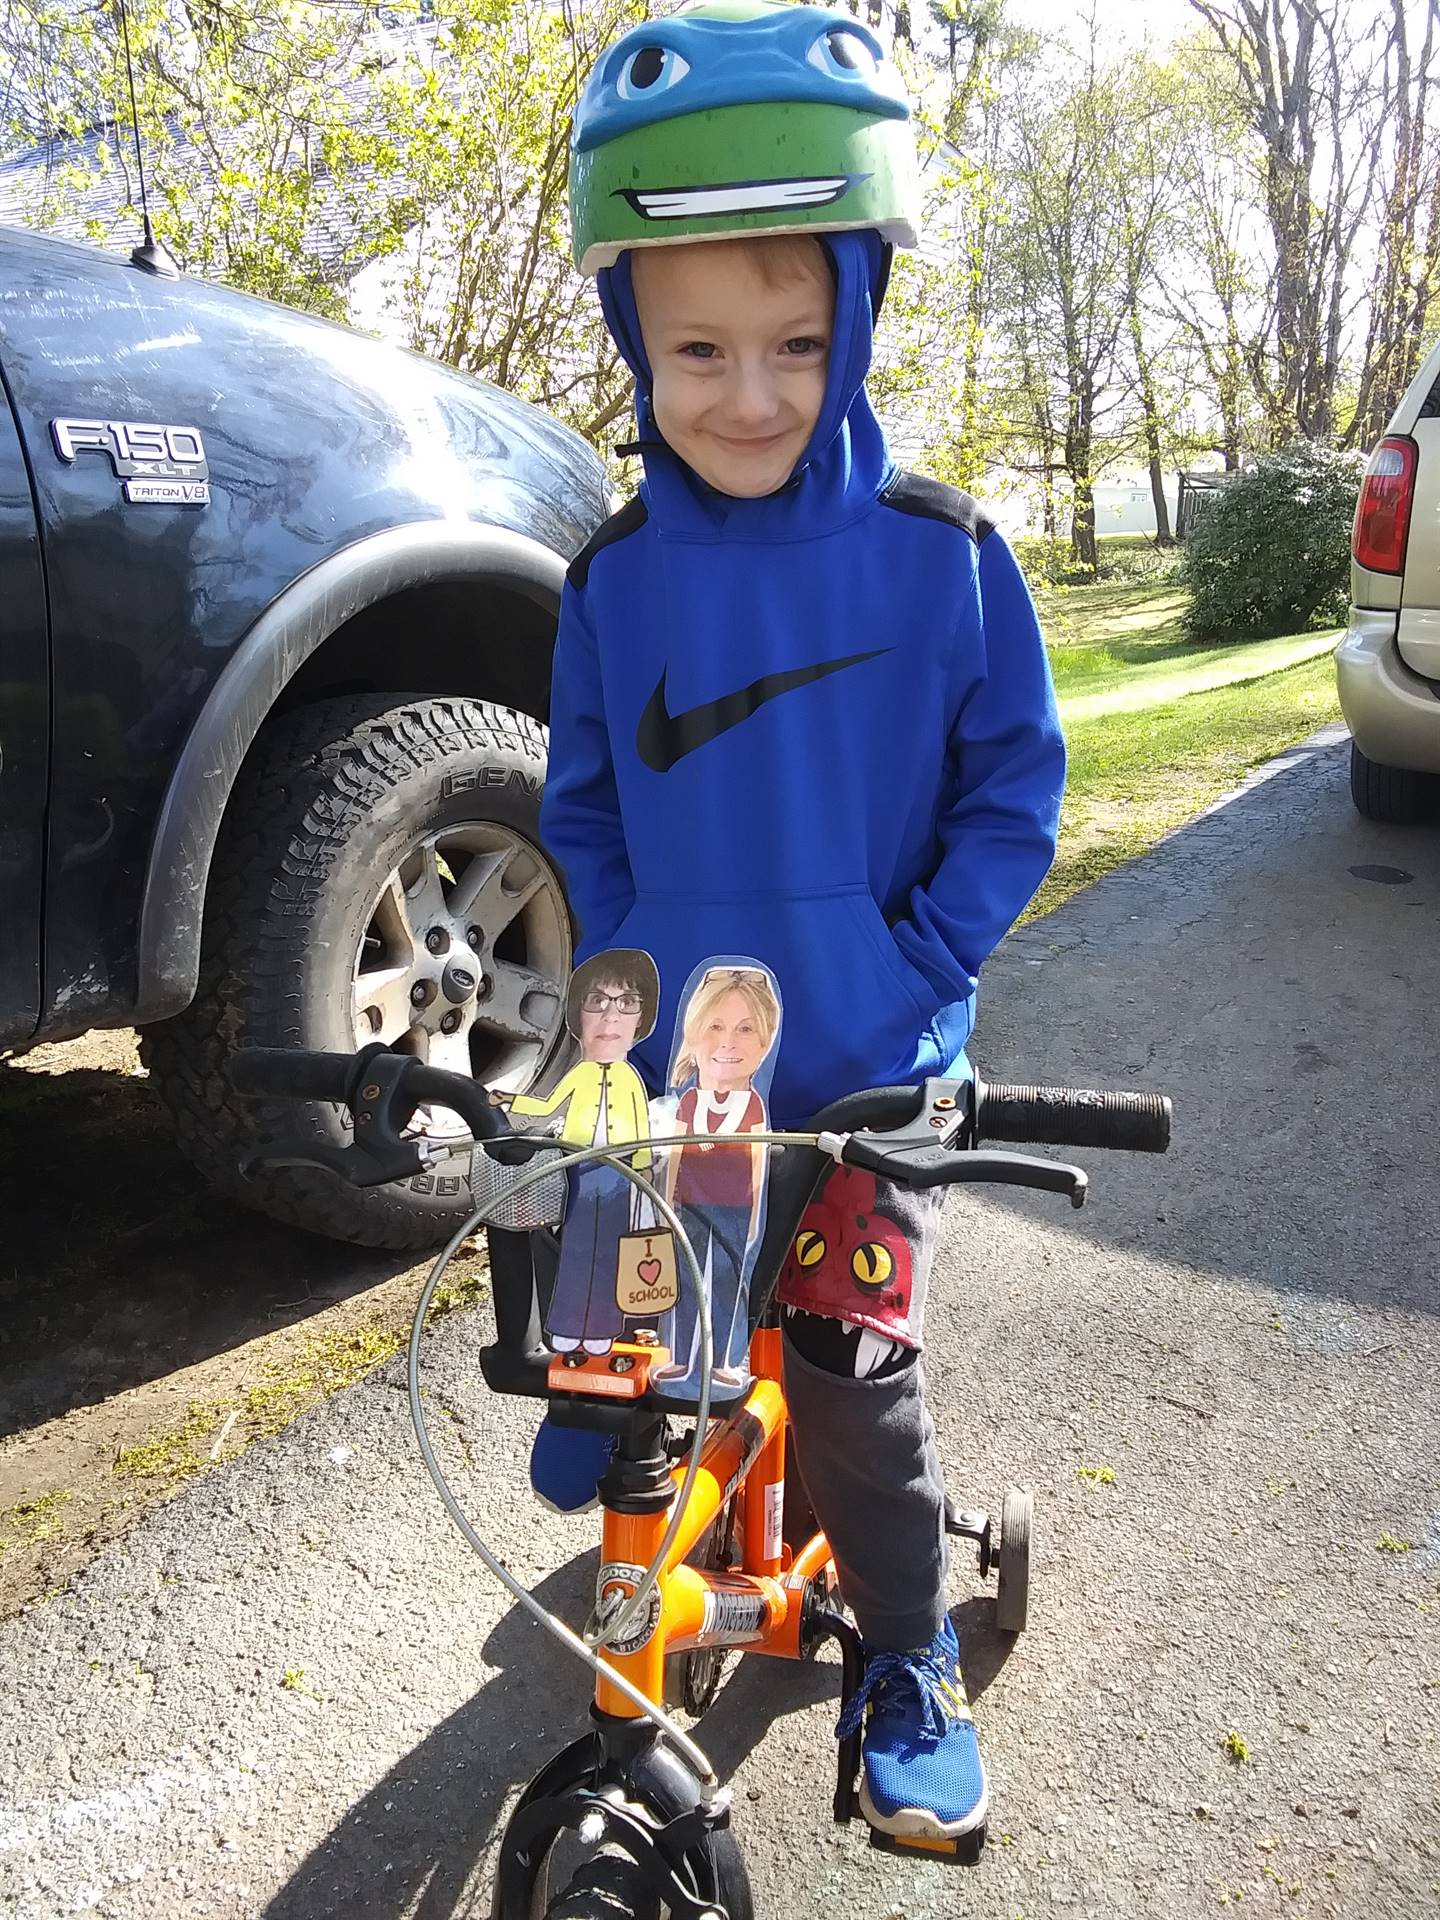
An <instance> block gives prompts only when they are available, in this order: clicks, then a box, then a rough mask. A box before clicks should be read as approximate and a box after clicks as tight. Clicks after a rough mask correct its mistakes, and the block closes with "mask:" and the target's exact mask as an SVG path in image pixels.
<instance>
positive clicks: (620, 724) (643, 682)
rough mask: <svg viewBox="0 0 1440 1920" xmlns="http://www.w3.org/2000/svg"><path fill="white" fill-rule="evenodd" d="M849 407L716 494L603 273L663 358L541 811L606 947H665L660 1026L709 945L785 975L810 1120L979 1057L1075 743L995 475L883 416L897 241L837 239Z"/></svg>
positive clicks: (571, 676)
mask: <svg viewBox="0 0 1440 1920" xmlns="http://www.w3.org/2000/svg"><path fill="white" fill-rule="evenodd" d="M825 244H826V246H827V249H828V251H829V253H830V255H831V259H832V262H833V265H834V270H835V280H836V294H835V324H834V331H833V335H832V339H831V347H830V357H829V363H828V373H827V380H826V389H825V397H824V400H823V403H822V406H821V411H820V417H819V419H818V421H817V422H816V426H815V431H814V434H813V435H812V437H811V440H810V444H809V446H808V447H807V449H806V452H805V455H804V458H803V459H802V460H801V462H800V465H799V466H798V467H797V469H796V471H795V473H794V474H793V475H792V477H791V479H790V481H789V482H788V483H787V484H786V485H785V486H784V487H782V488H781V489H780V491H779V492H778V493H774V494H771V495H768V496H767V497H765V498H763V499H757V500H744V499H736V498H734V497H732V496H730V495H727V494H722V493H717V492H716V491H714V490H713V489H712V488H710V487H709V486H707V485H706V484H705V482H704V481H702V480H701V479H700V478H699V476H698V475H697V474H695V473H694V472H693V471H692V469H691V468H689V467H687V466H686V465H685V464H684V462H683V461H681V460H680V459H679V458H678V456H677V455H675V454H674V453H672V452H671V451H670V450H669V449H668V448H667V447H666V446H665V445H664V444H663V442H662V441H661V440H660V436H659V434H658V432H657V430H656V427H655V422H654V417H653V414H652V412H651V408H650V401H649V393H650V384H651V376H650V369H649V365H648V363H647V360H646V357H645V350H644V344H643V341H642V338H641V333H640V326H639V321H638V318H637V316H636V310H635V301H634V296H633V292H632V289H631V284H630V273H629V256H628V255H622V256H621V258H620V260H619V261H618V262H617V263H616V265H615V266H614V267H613V268H611V269H609V270H608V272H607V273H604V274H602V275H601V276H600V280H601V299H602V303H603V305H604V309H605V317H606V320H607V322H608V323H609V326H610V330H611V332H612V333H613V334H614V336H615V340H616V344H617V345H618V346H619V348H620V350H621V352H622V353H623V354H624V356H625V359H626V360H627V362H628V363H629V365H630V367H631V369H632V370H633V372H634V374H635V378H636V412H637V415H638V419H639V427H640V439H641V441H642V444H644V447H645V453H644V459H645V479H644V482H643V484H642V486H641V488H640V492H639V494H638V496H637V497H636V498H635V499H633V500H632V501H631V502H630V503H629V505H628V506H626V507H625V508H624V509H623V510H622V511H621V512H620V513H618V514H616V515H615V516H614V517H613V518H612V519H611V520H609V521H607V522H606V524H605V525H604V526H603V527H601V528H600V530H599V531H598V532H597V534H596V535H595V537H594V538H593V539H592V540H591V542H590V544H589V546H588V547H586V549H585V550H584V552H582V553H581V554H580V555H578V556H577V558H576V560H575V562H574V564H573V565H572V567H571V569H570V574H569V579H568V582H567V584H566V588H565V592H564V596H563V599H562V603H561V611H560V632H559V638H558V641H557V644H556V651H555V669H554V691H553V694H552V700H551V718H550V772H549V778H548V783H547V786H546V789H545V800H544V807H543V811H542V814H541V829H542V834H543V837H544V840H545V843H546V845H547V847H548V848H549V850H550V851H551V853H552V854H553V855H554V856H555V858H556V859H557V860H558V861H559V863H560V865H561V866H562V868H563V869H564V873H565V878H566V883H567V885H568V888H569V892H570V899H571V904H572V906H573V908H574V911H575V914H576V917H577V919H578V920H579V923H580V929H581V936H582V945H581V954H582V956H586V955H589V954H591V953H595V952H598V951H600V950H601V949H603V948H605V947H612V946H623V947H643V948H645V949H646V950H648V951H649V952H650V953H651V954H652V955H653V956H654V958H655V961H656V963H657V965H658V966H659V969H660V980H661V987H662V1006H661V1016H660V1019H659V1020H658V1021H657V1023H656V1025H655V1029H654V1032H653V1034H652V1035H651V1038H650V1039H649V1041H648V1042H646V1043H645V1044H644V1045H643V1046H642V1047H640V1048H638V1049H637V1051H636V1055H635V1059H636V1062H637V1064H638V1065H639V1066H640V1068H641V1070H642V1072H643V1073H644V1074H645V1077H646V1078H647V1079H648V1080H649V1081H650V1083H651V1085H652V1086H656V1087H659V1086H661V1085H663V1081H664V1074H665V1068H666V1052H667V1047H668V1042H669V1038H670V1035H671V1032H672V1029H673V1026H674V1016H675V1003H676V998H677V996H678V994H679V992H680V989H681V987H682V986H683V984H684V982H685V980H686V979H687V978H688V976H689V974H690V973H691V971H692V969H693V968H694V966H695V965H696V963H697V962H698V961H700V960H702V959H704V958H705V957H706V956H708V955H710V954H716V953H746V954H751V955H753V956H754V957H755V958H756V959H757V960H763V961H764V962H766V963H767V964H768V965H769V966H770V967H771V968H772V969H773V971H774V972H775V974H776V976H777V978H778V980H779V983H780V989H781V994H782V997H783V1000H784V1006H785V1023H784V1038H783V1041H782V1044H781V1051H780V1058H779V1060H778V1063H777V1066H776V1071H775V1078H774V1082H773V1087H772V1093H771V1115H772V1119H773V1120H774V1121H775V1123H776V1124H778V1125H781V1126H787V1125H795V1124H797V1123H799V1122H801V1121H803V1120H805V1119H807V1118H808V1117H809V1116H810V1115H812V1114H813V1113H814V1112H816V1111H817V1110H818V1109H819V1108H820V1107H821V1106H823V1105H824V1104H825V1103H826V1102H828V1101H830V1100H833V1099H835V1098H837V1097H838V1096H839V1095H841V1094H844V1093H851V1092H854V1091H855V1090H857V1089H859V1088H861V1087H868V1086H885V1085H894V1084H898V1083H914V1082H916V1081H917V1080H919V1079H921V1078H923V1077H924V1076H926V1075H927V1074H935V1073H945V1072H949V1071H951V1070H952V1069H954V1068H956V1067H957V1066H958V1065H959V1064H960V1063H961V1060H962V1056H963V1053H964V1048H965V1042H966V1040H967V1039H968V1037H969V1034H970V1029H971V1026H972V1024H973V1021H974V1006H975V983H976V977H977V975H978V973H979V971H980V966H981V963H982V961H984V959H985V958H986V956H987V955H988V954H989V953H990V951H991V949H992V948H993V947H994V946H995V945H996V943H997V942H998V941H999V940H1000V939H1001V937H1002V936H1003V935H1004V934H1005V933H1006V931H1007V930H1008V929H1009V927H1010V926H1011V925H1012V923H1013V922H1014V920H1015V919H1016V917H1017V915H1018V914H1019V913H1020V912H1021V910H1022V909H1023V908H1024V906H1025V904H1026V902H1027V901H1028V900H1029V899H1030V897H1031V895H1032V894H1033V893H1034V891H1035V889H1036V887H1037V886H1038V885H1039V884H1040V881H1041V880H1042V879H1043V878H1044V875H1045V872H1046V870H1047V868H1048V867H1049V865H1050V861H1051V859H1052V857H1053V855H1054V850H1055V831H1056V826H1057V822H1058V818H1059V808H1060V794H1061V789H1062V786H1063V784H1064V777H1065V756H1064V747H1063V745H1062V743H1061V738H1060V731H1059V726H1058V723H1057V720H1056V715H1055V700H1054V694H1053V691H1052V688H1051V684H1050V672H1049V667H1048V664H1047V662H1046V658H1045V651H1044V647H1043V645H1042V643H1041V639H1040V630H1039V627H1038V625H1037V622H1036V619H1035V611H1034V608H1033V606H1032V605H1031V601H1030V596H1029V593H1028V592H1027V590H1026V587H1025V582H1024V579H1023V577H1022V576H1021V573H1020V570H1019V568H1018V567H1017V566H1016V563H1015V559H1014V556H1013V554H1012V553H1011V551H1010V549H1009V547H1008V546H1007V544H1006V542H1005V540H1004V538H1003V536H1002V535H1001V534H1000V533H998V532H997V531H996V530H995V528H994V527H993V526H992V525H991V524H990V522H989V521H988V520H986V518H985V517H984V514H983V513H982V512H981V510H980V508H979V507H978V506H977V505H976V503H975V502H974V501H973V500H972V499H970V497H969V496H968V495H966V494H963V493H959V492H957V491H956V490H954V489H953V488H949V487H945V486H942V485H940V484H939V483H938V482H935V481H932V480H926V479H922V478H920V477H918V476H916V475H912V474H906V473H903V472H901V471H899V470H898V469H897V468H896V466H895V463H894V461H893V460H892V458H891V456H890V451H889V449H888V447H887V446H886V444H885V437H884V434H883V433H882V431H881V429H880V425H879V422H878V421H877V420H876V418H875V415H874V413H873V412H872V410H871V407H870V402H869V398H868V396H867V395H866V393H865V389H864V379H865V375H866V372H867V371H868V369H869V365H870V353H871V341H872V328H873V323H874V312H875V307H876V304H877V294H878V290H879V289H880V288H881V287H882V286H883V267H884V257H885V256H884V254H883V251H882V247H881V243H880V241H879V239H878V238H877V236H875V235H873V234H868V233H848V234H832V235H828V236H826V241H825Z"/></svg>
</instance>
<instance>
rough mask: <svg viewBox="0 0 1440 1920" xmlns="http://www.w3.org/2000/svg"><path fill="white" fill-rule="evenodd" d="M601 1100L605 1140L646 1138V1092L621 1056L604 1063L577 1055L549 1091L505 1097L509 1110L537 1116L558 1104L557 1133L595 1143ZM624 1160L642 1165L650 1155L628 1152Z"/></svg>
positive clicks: (574, 1141) (567, 1138) (580, 1143)
mask: <svg viewBox="0 0 1440 1920" xmlns="http://www.w3.org/2000/svg"><path fill="white" fill-rule="evenodd" d="M602 1101H603V1103H604V1110H605V1138H606V1140H607V1141H612V1142H615V1143H616V1144H619V1145H622V1146H623V1145H626V1144H628V1142H630V1141H632V1140H644V1139H645V1138H647V1136H648V1135H649V1132H650V1100H649V1096H648V1095H647V1093H646V1091H645V1085H644V1082H643V1081H642V1080H641V1078H640V1076H639V1074H638V1073H637V1072H636V1071H635V1069H634V1068H633V1067H632V1066H631V1065H630V1064H629V1062H628V1061H625V1060H616V1061H614V1062H613V1063H610V1064H607V1065H599V1064H597V1063H596V1062H595V1061H592V1060H582V1061H581V1063H580V1065H579V1066H578V1067H572V1068H571V1069H570V1071H569V1072H568V1073H567V1074H566V1075H565V1078H564V1079H563V1080H562V1081H561V1082H560V1084H559V1086H558V1087H556V1088H555V1090H554V1092H553V1093H546V1094H531V1093H517V1094H516V1096H515V1098H514V1099H513V1100H512V1101H511V1103H510V1111H511V1112H512V1113H514V1114H520V1115H526V1114H528V1115H532V1116H533V1117H535V1118H536V1119H543V1118H544V1117H545V1116H546V1115H547V1114H553V1113H558V1112H559V1111H560V1109H561V1108H562V1107H563V1108H564V1109H565V1114H564V1118H563V1120H562V1122H561V1126H560V1138H561V1139H562V1140H565V1141H568V1142H569V1144H570V1145H571V1146H574V1147H588V1146H592V1145H593V1144H594V1143H595V1140H596V1136H597V1135H598V1133H599V1131H600V1110H601V1103H602ZM630 1164H631V1166H635V1167H648V1166H649V1165H650V1155H649V1154H648V1153H647V1152H644V1151H642V1152H640V1153H636V1154H632V1155H631V1156H630Z"/></svg>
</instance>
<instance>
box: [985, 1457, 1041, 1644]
mask: <svg viewBox="0 0 1440 1920" xmlns="http://www.w3.org/2000/svg"><path fill="white" fill-rule="evenodd" d="M1034 1514H1035V1496H1034V1494H1033V1493H1026V1492H1025V1491H1024V1490H1023V1489H1022V1488H1020V1487H1011V1489H1010V1491H1009V1492H1008V1493H1007V1494H1006V1495H1005V1499H1004V1501H1003V1503H1002V1505H1001V1508H1000V1579H999V1585H998V1589H997V1591H996V1594H995V1624H996V1626H997V1627H998V1628H999V1629H1000V1631H1001V1632H1002V1633H1023V1632H1024V1631H1025V1621H1026V1618H1027V1617H1028V1615H1029V1611H1030V1522H1031V1520H1032V1519H1033V1518H1034Z"/></svg>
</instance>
